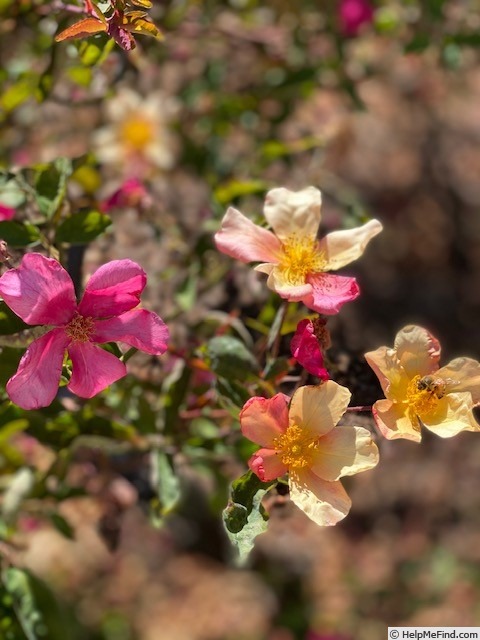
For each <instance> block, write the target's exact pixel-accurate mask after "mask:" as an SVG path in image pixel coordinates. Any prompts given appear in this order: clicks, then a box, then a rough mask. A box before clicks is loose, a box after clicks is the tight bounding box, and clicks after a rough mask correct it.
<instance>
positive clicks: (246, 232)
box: [215, 187, 382, 315]
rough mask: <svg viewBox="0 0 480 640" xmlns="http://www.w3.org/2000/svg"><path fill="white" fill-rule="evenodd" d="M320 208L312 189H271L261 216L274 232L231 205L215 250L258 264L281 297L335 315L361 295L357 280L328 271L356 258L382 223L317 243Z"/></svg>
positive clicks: (338, 233)
mask: <svg viewBox="0 0 480 640" xmlns="http://www.w3.org/2000/svg"><path fill="white" fill-rule="evenodd" d="M320 204H321V194H320V191H319V190H318V189H316V188H315V187H307V188H306V189H303V190H302V191H289V190H288V189H284V188H280V189H272V190H271V191H269V192H268V193H267V197H266V199H265V207H264V214H265V218H266V219H267V222H268V223H269V225H270V226H271V227H272V229H273V232H272V231H268V230H267V229H264V228H263V227H260V226H258V225H256V224H254V223H253V222H251V221H250V220H249V219H248V218H246V217H245V216H244V215H243V214H242V213H240V211H237V209H234V208H233V207H230V208H229V209H228V211H227V213H226V214H225V216H224V218H223V220H222V227H221V229H220V231H218V232H217V233H216V234H215V242H216V245H217V248H218V249H219V250H220V251H222V252H223V253H226V254H227V255H228V256H231V257H232V258H236V259H237V260H240V261H242V262H260V263H261V264H259V265H257V266H256V267H255V270H256V271H261V272H262V273H266V274H267V275H268V279H267V286H268V287H269V288H270V289H272V290H273V291H276V292H277V293H278V294H279V295H280V296H281V297H282V298H286V299H287V300H290V301H301V302H303V304H304V305H305V306H306V307H308V308H309V309H313V310H314V311H316V312H317V313H321V314H326V315H331V314H334V313H338V311H339V310H340V308H341V307H342V306H343V305H344V304H345V303H346V302H349V301H350V300H355V298H357V297H358V296H359V295H360V289H359V287H358V285H357V281H356V280H355V278H350V277H346V276H337V275H333V274H331V273H329V272H330V271H334V270H336V269H340V268H341V267H344V266H345V265H346V264H349V263H350V262H352V261H353V260H356V259H357V258H359V257H360V256H361V255H362V253H363V252H364V250H365V247H366V246H367V244H368V243H369V242H370V240H371V239H372V238H373V237H374V236H376V235H377V234H378V233H380V231H381V230H382V225H381V223H380V222H379V221H378V220H370V221H369V222H367V223H366V224H364V225H363V226H361V227H357V228H355V229H346V230H343V231H334V232H332V233H329V234H327V235H326V236H325V237H324V238H321V239H320V240H318V239H317V232H318V227H319V225H320V221H321V212H320Z"/></svg>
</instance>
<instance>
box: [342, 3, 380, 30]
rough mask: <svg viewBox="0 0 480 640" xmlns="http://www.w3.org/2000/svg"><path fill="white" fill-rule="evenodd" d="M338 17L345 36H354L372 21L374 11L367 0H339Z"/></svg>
mask: <svg viewBox="0 0 480 640" xmlns="http://www.w3.org/2000/svg"><path fill="white" fill-rule="evenodd" d="M338 15H339V19H340V27H341V30H342V32H343V33H344V34H345V35H346V36H356V35H357V34H358V32H359V31H360V29H361V27H362V26H363V25H364V24H369V23H370V22H372V20H373V16H374V10H373V7H372V5H371V3H370V2H369V1H368V0H341V2H340V6H339V10H338Z"/></svg>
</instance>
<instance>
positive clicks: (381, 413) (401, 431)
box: [372, 400, 422, 442]
mask: <svg viewBox="0 0 480 640" xmlns="http://www.w3.org/2000/svg"><path fill="white" fill-rule="evenodd" d="M405 411H406V405H403V404H400V403H394V402H391V401H390V400H377V402H375V404H374V405H373V407H372V413H373V418H374V420H375V424H376V425H377V427H378V429H379V430H380V433H381V434H382V435H383V436H385V438H387V440H397V439H398V438H405V439H406V440H413V441H414V442H420V440H421V439H422V434H421V431H420V425H418V427H417V428H415V427H414V425H412V423H411V422H410V420H409V419H408V418H407V416H406V415H405Z"/></svg>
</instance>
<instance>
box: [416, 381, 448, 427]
mask: <svg viewBox="0 0 480 640" xmlns="http://www.w3.org/2000/svg"><path fill="white" fill-rule="evenodd" d="M444 386H445V385H444V382H443V380H441V379H440V378H435V379H434V378H432V376H423V378H422V376H418V375H417V376H415V377H414V378H412V379H411V380H410V383H409V385H408V387H407V404H408V409H407V415H408V417H409V419H410V422H411V423H412V424H413V425H414V426H416V425H417V423H418V420H417V416H418V417H419V418H423V417H425V416H426V415H428V414H429V413H430V412H431V411H433V410H434V409H435V408H436V406H437V404H438V401H439V399H440V398H442V397H443V395H444Z"/></svg>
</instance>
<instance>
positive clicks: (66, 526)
mask: <svg viewBox="0 0 480 640" xmlns="http://www.w3.org/2000/svg"><path fill="white" fill-rule="evenodd" d="M48 517H49V519H50V522H51V523H52V524H53V526H54V527H55V529H56V530H57V531H58V532H59V533H61V534H62V536H64V537H65V538H67V539H68V540H75V531H74V530H73V527H72V525H71V524H70V523H69V522H68V520H66V519H65V518H64V517H63V516H61V515H60V514H59V513H57V512H52V513H50V514H49V515H48Z"/></svg>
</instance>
